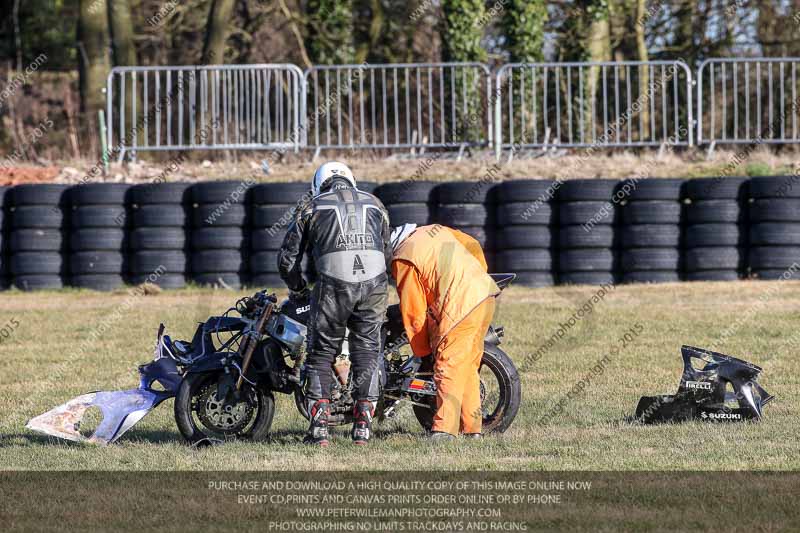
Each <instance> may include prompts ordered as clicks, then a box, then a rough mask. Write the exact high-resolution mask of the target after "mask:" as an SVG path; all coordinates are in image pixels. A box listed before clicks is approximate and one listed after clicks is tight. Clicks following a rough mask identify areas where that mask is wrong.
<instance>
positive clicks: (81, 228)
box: [68, 183, 130, 291]
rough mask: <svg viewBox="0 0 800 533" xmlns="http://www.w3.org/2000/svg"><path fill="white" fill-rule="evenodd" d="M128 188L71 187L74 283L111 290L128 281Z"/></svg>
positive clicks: (105, 185)
mask: <svg viewBox="0 0 800 533" xmlns="http://www.w3.org/2000/svg"><path fill="white" fill-rule="evenodd" d="M129 190H130V185H128V184H125V183H88V184H85V185H79V186H76V187H72V188H70V189H69V192H68V196H69V206H70V227H71V229H72V232H71V234H70V242H69V248H70V254H69V272H70V285H71V286H73V287H80V288H84V289H94V290H100V291H108V290H114V289H116V288H119V287H121V286H123V285H124V284H125V281H126V280H125V278H126V277H127V272H128V264H127V252H128V247H127V245H128V239H127V230H128V213H127V201H128V192H129Z"/></svg>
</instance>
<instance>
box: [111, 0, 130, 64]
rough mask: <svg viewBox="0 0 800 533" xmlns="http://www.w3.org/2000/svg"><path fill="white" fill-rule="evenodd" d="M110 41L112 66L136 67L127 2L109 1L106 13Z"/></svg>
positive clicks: (126, 0)
mask: <svg viewBox="0 0 800 533" xmlns="http://www.w3.org/2000/svg"><path fill="white" fill-rule="evenodd" d="M108 18H109V20H110V23H111V24H110V25H111V40H112V43H113V45H114V64H115V65H116V66H118V67H129V66H135V65H136V47H135V46H134V44H133V21H132V20H131V6H130V2H129V1H128V0H111V2H110V5H109V11H108Z"/></svg>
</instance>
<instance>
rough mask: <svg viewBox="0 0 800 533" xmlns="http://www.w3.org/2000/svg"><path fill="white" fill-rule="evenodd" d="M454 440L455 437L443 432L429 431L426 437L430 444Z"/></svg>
mask: <svg viewBox="0 0 800 533" xmlns="http://www.w3.org/2000/svg"><path fill="white" fill-rule="evenodd" d="M455 438H456V437H455V435H451V434H450V433H445V432H444V431H431V432H430V434H429V435H428V440H429V441H431V442H447V441H451V440H454V439H455Z"/></svg>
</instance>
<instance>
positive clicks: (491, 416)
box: [413, 343, 522, 434]
mask: <svg viewBox="0 0 800 533" xmlns="http://www.w3.org/2000/svg"><path fill="white" fill-rule="evenodd" d="M478 373H479V377H480V387H481V412H482V414H483V422H482V432H483V433H484V434H487V433H502V432H504V431H505V430H507V429H508V427H509V426H510V425H511V423H512V422H513V421H514V418H516V416H517V411H519V404H520V401H521V399H522V385H521V384H520V381H519V374H518V373H517V368H516V367H515V366H514V362H513V361H511V358H510V357H509V356H508V355H507V354H506V353H505V352H504V351H503V350H501V349H500V348H498V347H497V346H496V345H494V344H489V343H484V345H483V358H482V359H481V366H480V369H479V371H478ZM415 401H416V402H417V404H415V405H414V406H413V407H414V415H415V416H416V417H417V421H418V422H419V423H420V425H421V426H422V427H423V428H424V429H425V430H426V431H430V429H431V427H432V426H433V414H434V412H435V411H436V397H435V396H424V397H420V398H418V399H415ZM418 404H423V405H418Z"/></svg>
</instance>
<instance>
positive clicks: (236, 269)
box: [190, 181, 249, 288]
mask: <svg viewBox="0 0 800 533" xmlns="http://www.w3.org/2000/svg"><path fill="white" fill-rule="evenodd" d="M248 188H249V183H247V182H244V181H214V182H207V183H198V184H196V185H194V186H192V187H191V189H190V190H191V198H192V202H193V204H192V238H191V241H192V255H191V264H190V270H191V273H192V274H191V276H192V280H193V281H194V282H196V283H198V284H200V285H211V286H223V287H230V288H240V287H242V286H243V285H245V284H246V283H247V261H248V255H249V254H248V246H247V240H248V237H249V235H248V232H247V228H248V224H247V218H248V216H247V206H246V204H245V199H246V196H247V189H248Z"/></svg>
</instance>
